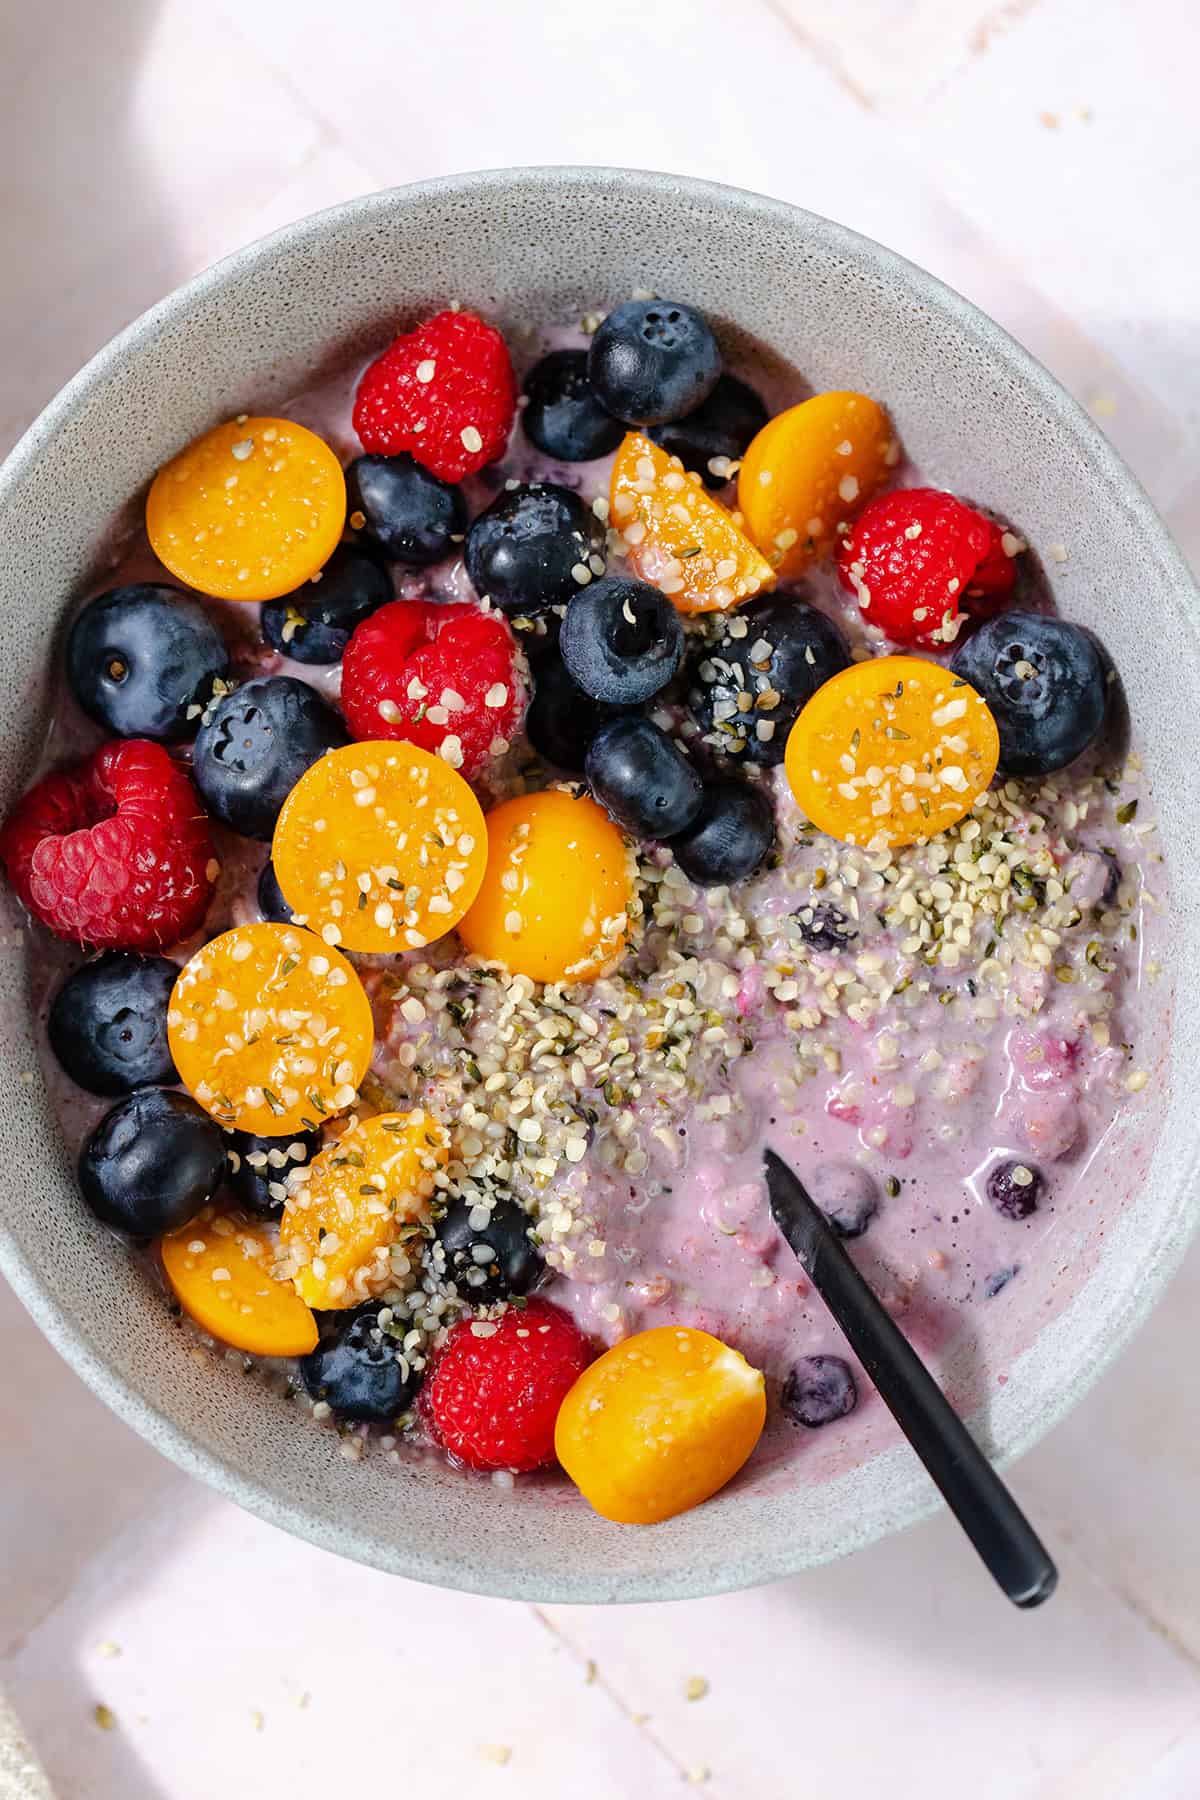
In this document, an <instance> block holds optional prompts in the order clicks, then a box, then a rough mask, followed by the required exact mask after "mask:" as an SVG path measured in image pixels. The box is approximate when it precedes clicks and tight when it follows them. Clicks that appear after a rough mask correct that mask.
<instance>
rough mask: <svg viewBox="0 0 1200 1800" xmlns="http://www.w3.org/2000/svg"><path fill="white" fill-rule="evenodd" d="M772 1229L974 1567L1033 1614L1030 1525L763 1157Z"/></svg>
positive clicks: (1037, 1560) (794, 1187) (1042, 1587)
mask: <svg viewBox="0 0 1200 1800" xmlns="http://www.w3.org/2000/svg"><path fill="white" fill-rule="evenodd" d="M766 1165H767V1187H768V1190H769V1192H770V1196H771V1211H772V1214H773V1215H774V1218H775V1222H776V1224H777V1225H778V1226H779V1228H780V1230H781V1231H782V1232H783V1235H784V1237H785V1238H786V1239H787V1241H788V1243H789V1245H790V1246H791V1248H792V1249H793V1250H794V1251H795V1253H796V1255H797V1257H798V1258H799V1259H800V1262H801V1264H802V1265H803V1267H804V1270H805V1273H806V1274H807V1275H808V1276H809V1278H810V1280H811V1281H812V1283H813V1286H814V1287H815V1288H816V1289H817V1291H818V1293H819V1294H820V1295H821V1298H822V1299H823V1300H824V1302H825V1304H826V1306H828V1308H829V1310H830V1312H831V1313H832V1314H833V1316H834V1318H835V1319H836V1320H837V1322H838V1324H839V1325H840V1327H841V1329H842V1331H843V1333H844V1335H845V1337H846V1338H847V1340H848V1342H849V1344H850V1346H851V1348H852V1349H853V1351H854V1353H855V1355H856V1356H857V1357H858V1359H859V1361H860V1362H861V1363H862V1365H863V1368H864V1369H865V1370H866V1371H867V1374H868V1375H869V1376H870V1377H871V1380H872V1381H873V1382H874V1384H875V1386H876V1388H877V1389H878V1391H879V1394H880V1396H881V1397H882V1399H883V1401H884V1403H885V1405H886V1406H887V1407H888V1409H889V1410H890V1412H891V1413H892V1415H893V1417H894V1418H895V1419H896V1421H897V1423H898V1424H899V1426H900V1428H901V1430H902V1431H903V1432H904V1434H905V1436H906V1437H907V1438H908V1441H909V1443H910V1444H911V1445H912V1447H913V1449H914V1450H915V1451H916V1453H917V1455H918V1457H919V1458H920V1459H921V1461H922V1463H923V1464H924V1465H925V1468H926V1469H927V1471H928V1472H929V1475H930V1476H931V1477H932V1479H933V1481H934V1482H935V1483H936V1484H937V1486H938V1488H939V1489H940V1490H941V1493H942V1495H943V1498H944V1499H945V1501H946V1504H947V1505H948V1506H949V1508H950V1510H951V1512H952V1513H953V1514H954V1516H955V1518H956V1519H957V1520H958V1522H959V1524H960V1525H961V1526H962V1528H963V1530H964V1531H965V1532H966V1534H967V1536H968V1537H969V1538H970V1540H971V1542H972V1544H974V1546H975V1548H976V1550H977V1551H978V1552H979V1555H980V1557H981V1558H982V1559H983V1561H984V1563H985V1564H986V1566H987V1567H988V1569H989V1570H990V1571H991V1573H992V1575H993V1576H994V1577H995V1579H996V1581H997V1582H998V1583H999V1585H1000V1586H1001V1587H1002V1588H1003V1590H1004V1592H1005V1593H1006V1594H1007V1595H1008V1598H1009V1599H1010V1600H1011V1601H1012V1602H1013V1603H1014V1605H1016V1606H1021V1607H1032V1606H1040V1605H1041V1603H1042V1602H1043V1600H1048V1599H1049V1598H1050V1596H1051V1594H1052V1593H1053V1592H1054V1589H1055V1587H1056V1585H1057V1583H1058V1571H1057V1569H1056V1568H1055V1566H1054V1563H1053V1562H1052V1561H1051V1559H1050V1557H1049V1555H1048V1554H1047V1552H1046V1549H1045V1547H1044V1545H1043V1544H1042V1542H1041V1540H1040V1539H1039V1538H1038V1536H1037V1533H1036V1532H1035V1531H1034V1529H1033V1527H1032V1525H1031V1524H1030V1523H1029V1520H1028V1519H1027V1518H1026V1517H1025V1515H1024V1513H1023V1512H1022V1511H1021V1509H1020V1507H1019V1506H1018V1505H1017V1502H1016V1500H1015V1499H1014V1498H1013V1496H1012V1494H1011V1493H1010V1492H1009V1490H1008V1488H1007V1487H1006V1486H1005V1484H1004V1482H1003V1481H1002V1480H1001V1479H1000V1477H999V1475H998V1474H997V1473H996V1471H995V1469H994V1468H993V1467H992V1465H991V1463H990V1462H989V1461H988V1459H987V1457H986V1456H985V1455H984V1454H983V1452H982V1450H980V1448H979V1446H978V1444H976V1442H975V1440H974V1438H973V1437H972V1436H971V1434H970V1432H969V1431H968V1430H967V1428H966V1426H965V1425H964V1424H963V1422H962V1420H961V1419H960V1418H959V1416H958V1414H957V1413H956V1412H955V1410H954V1408H953V1407H952V1406H951V1405H950V1402H949V1401H948V1400H947V1399H946V1396H945V1395H944V1394H943V1393H942V1390H941V1388H940V1387H939V1386H938V1385H937V1382H936V1381H935V1380H934V1379H933V1376H932V1375H931V1374H930V1373H929V1370H928V1369H927V1368H926V1367H925V1364H924V1363H923V1362H922V1361H921V1359H920V1357H919V1356H918V1355H917V1353H916V1351H915V1350H914V1349H913V1347H912V1345H911V1344H910V1343H909V1342H908V1339H907V1338H906V1337H905V1336H904V1334H903V1332H902V1331H901V1330H900V1329H899V1327H898V1326H897V1325H896V1324H895V1323H894V1321H893V1320H892V1319H891V1317H890V1316H889V1315H888V1313H887V1312H886V1310H885V1309H884V1307H883V1305H882V1304H881V1302H880V1301H879V1299H878V1298H877V1296H876V1295H875V1294H874V1293H873V1292H872V1290H871V1288H870V1287H868V1285H867V1283H866V1282H865V1281H864V1280H863V1277H862V1276H861V1275H860V1274H859V1272H858V1270H857V1268H856V1267H855V1266H854V1264H853V1262H852V1261H851V1260H850V1258H849V1256H847V1254H846V1252H845V1250H844V1249H843V1248H842V1245H841V1243H840V1241H839V1240H838V1238H837V1237H836V1236H835V1235H834V1233H833V1231H832V1230H831V1229H830V1227H829V1225H828V1223H827V1222H826V1220H825V1217H824V1215H823V1214H822V1213H821V1211H820V1209H819V1208H818V1207H817V1206H816V1204H815V1203H814V1201H813V1200H812V1199H811V1197H810V1196H809V1194H808V1192H807V1190H806V1189H805V1188H804V1186H803V1184H802V1183H801V1182H800V1181H799V1179H798V1178H797V1176H795V1175H794V1174H793V1173H792V1171H791V1169H789V1168H788V1166H787V1164H786V1163H784V1162H782V1161H781V1160H780V1158H779V1157H777V1156H776V1155H775V1154H774V1152H773V1151H770V1150H768V1151H767V1153H766Z"/></svg>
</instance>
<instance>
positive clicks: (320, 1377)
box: [300, 1300, 422, 1425]
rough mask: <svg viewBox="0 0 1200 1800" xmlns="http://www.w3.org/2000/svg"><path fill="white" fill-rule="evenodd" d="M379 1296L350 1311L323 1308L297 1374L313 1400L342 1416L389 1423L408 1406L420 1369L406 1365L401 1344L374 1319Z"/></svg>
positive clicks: (417, 1381)
mask: <svg viewBox="0 0 1200 1800" xmlns="http://www.w3.org/2000/svg"><path fill="white" fill-rule="evenodd" d="M382 1306H383V1302H382V1301H381V1300H371V1301H368V1303H367V1304H366V1306H359V1307H356V1308H355V1309H354V1311H353V1312H350V1313H346V1312H334V1313H325V1314H323V1315H322V1317H321V1318H320V1321H319V1323H320V1333H321V1336H320V1342H319V1343H318V1345H317V1347H316V1349H315V1350H313V1351H311V1352H310V1354H309V1355H308V1356H302V1357H301V1358H300V1379H301V1380H302V1381H303V1383H304V1385H305V1387H306V1388H307V1389H308V1392H309V1393H310V1394H311V1395H312V1397H313V1399H314V1400H324V1401H325V1402H326V1404H327V1405H328V1406H331V1407H332V1408H333V1410H334V1412H335V1413H336V1414H337V1415H338V1417H339V1418H342V1419H359V1420H364V1421H366V1422H367V1423H368V1424H372V1425H390V1424H391V1423H392V1421H393V1420H394V1419H397V1418H399V1416H400V1414H401V1413H405V1412H407V1411H408V1409H409V1407H410V1406H411V1405H412V1403H413V1401H414V1400H415V1399H416V1396H417V1393H418V1390H419V1389H420V1386H421V1379H422V1373H421V1371H420V1370H419V1369H412V1368H410V1367H409V1364H408V1361H407V1359H406V1358H405V1355H404V1350H403V1346H402V1345H401V1343H400V1342H399V1340H398V1339H397V1338H395V1337H393V1336H392V1334H391V1332H390V1331H386V1330H384V1328H383V1327H382V1326H381V1325H380V1323H379V1314H380V1310H381V1309H382Z"/></svg>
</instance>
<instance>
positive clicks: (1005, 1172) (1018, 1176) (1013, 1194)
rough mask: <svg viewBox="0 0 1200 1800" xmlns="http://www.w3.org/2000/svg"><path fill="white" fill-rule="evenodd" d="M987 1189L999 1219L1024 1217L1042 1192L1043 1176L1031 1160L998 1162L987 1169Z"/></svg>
mask: <svg viewBox="0 0 1200 1800" xmlns="http://www.w3.org/2000/svg"><path fill="white" fill-rule="evenodd" d="M986 1191H987V1197H988V1199H989V1200H990V1201H991V1203H992V1205H993V1206H994V1207H995V1209H996V1211H997V1212H998V1213H999V1214H1000V1217H1001V1218H1002V1219H1027V1218H1028V1217H1029V1215H1030V1213H1034V1212H1036V1211H1037V1209H1038V1203H1039V1202H1040V1201H1041V1199H1042V1197H1043V1195H1044V1194H1045V1191H1046V1177H1045V1176H1044V1175H1043V1174H1042V1171H1041V1170H1040V1169H1039V1168H1038V1167H1037V1166H1036V1165H1035V1164H1034V1163H1027V1162H1014V1161H1011V1160H1010V1161H1008V1162H1000V1163H997V1164H996V1165H995V1167H994V1168H992V1169H989V1170H988V1178H987V1183H986Z"/></svg>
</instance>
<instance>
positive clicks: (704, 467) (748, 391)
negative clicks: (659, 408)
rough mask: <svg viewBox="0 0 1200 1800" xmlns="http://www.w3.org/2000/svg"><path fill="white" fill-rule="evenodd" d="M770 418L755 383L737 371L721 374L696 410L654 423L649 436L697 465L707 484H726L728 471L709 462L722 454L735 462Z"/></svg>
mask: <svg viewBox="0 0 1200 1800" xmlns="http://www.w3.org/2000/svg"><path fill="white" fill-rule="evenodd" d="M766 422H767V409H766V407H765V406H764V405H763V403H762V401H761V400H760V399H759V397H758V395H757V394H756V393H755V391H754V389H753V388H752V387H747V386H746V383H745V382H744V381H739V380H738V378H737V376H736V375H719V376H718V377H717V385H716V386H715V387H714V388H713V390H712V393H711V394H710V395H709V396H708V398H707V400H702V401H701V402H700V405H699V406H698V407H697V408H696V410H695V412H691V413H688V414H687V416H686V418H682V419H675V420H674V421H673V422H672V423H671V424H669V425H652V426H651V427H650V430H649V432H648V434H647V435H648V436H649V437H652V438H653V439H654V442H655V443H656V444H661V445H662V447H663V449H664V450H666V451H667V452H668V453H669V454H670V455H671V456H677V457H678V458H679V460H680V462H681V463H682V464H683V466H684V468H685V469H695V470H696V471H697V472H698V474H700V475H701V476H702V477H703V479H704V485H705V487H710V488H720V487H724V486H725V483H726V482H727V481H728V480H729V476H728V475H727V474H720V475H718V474H715V473H714V472H713V470H712V469H711V468H710V467H709V464H710V463H712V462H716V463H717V464H718V467H719V466H720V458H721V457H725V458H726V460H727V461H729V462H736V461H737V459H738V458H739V457H740V456H743V455H745V452H746V450H747V449H748V448H749V445H750V440H751V438H754V437H757V436H758V434H759V432H760V431H761V430H762V428H763V426H764V425H765V424H766Z"/></svg>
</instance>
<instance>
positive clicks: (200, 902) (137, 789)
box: [0, 738, 213, 950]
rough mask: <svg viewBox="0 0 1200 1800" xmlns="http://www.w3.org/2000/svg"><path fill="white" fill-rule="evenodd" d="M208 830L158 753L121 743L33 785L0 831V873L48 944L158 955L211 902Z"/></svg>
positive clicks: (176, 771)
mask: <svg viewBox="0 0 1200 1800" xmlns="http://www.w3.org/2000/svg"><path fill="white" fill-rule="evenodd" d="M212 856H213V847H212V839H211V837H210V835H209V829H208V818H207V816H206V814H205V812H204V808H203V807H202V806H201V804H200V801H199V799H198V797H197V794H196V790H195V788H194V787H193V786H192V784H191V782H190V781H189V780H188V777H187V776H186V774H185V773H184V771H183V770H182V769H181V768H180V767H179V766H178V764H177V763H174V762H172V760H171V758H170V757H169V756H168V754H167V752H166V751H165V750H164V749H163V747H162V745H161V744H152V743H149V742H148V741H147V740H145V739H144V738H128V739H125V740H124V741H122V742H119V743H113V744H105V745H103V746H102V747H101V748H100V749H99V750H97V751H96V752H95V754H94V755H92V756H89V757H87V758H86V759H85V761H83V762H80V763H75V764H73V765H72V766H71V767H70V768H68V769H61V770H57V771H56V772H55V773H54V774H52V775H47V776H45V777H44V779H43V780H41V781H39V782H38V784H37V786H36V787H34V788H31V789H30V791H29V793H27V794H26V795H25V796H24V798H23V799H21V800H18V802H17V804H16V805H15V806H14V807H13V809H12V811H11V812H10V813H9V815H8V818H7V819H6V820H5V823H4V828H3V830H2V831H0V861H3V863H4V867H5V869H6V870H7V872H8V879H9V881H10V882H11V883H12V885H13V887H14V888H15V889H16V891H17V893H18V894H19V895H20V897H21V899H22V900H23V901H24V902H25V905H26V906H27V907H28V908H29V910H30V912H31V913H32V914H33V915H34V917H35V918H37V919H40V920H41V922H42V924H43V925H47V926H49V928H50V930H51V931H52V932H54V934H55V936H56V937H61V938H69V939H74V940H75V941H77V942H78V943H81V944H91V945H94V946H96V947H97V948H103V949H108V950H163V949H167V948H169V947H170V945H172V944H177V943H178V942H179V941H180V939H181V938H185V937H189V936H190V935H191V933H192V932H193V931H196V930H197V929H198V928H199V926H200V924H201V922H202V921H203V918H204V915H205V913H206V912H207V910H208V903H209V900H210V898H211V896H212V873H211V872H210V865H211V863H212Z"/></svg>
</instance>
